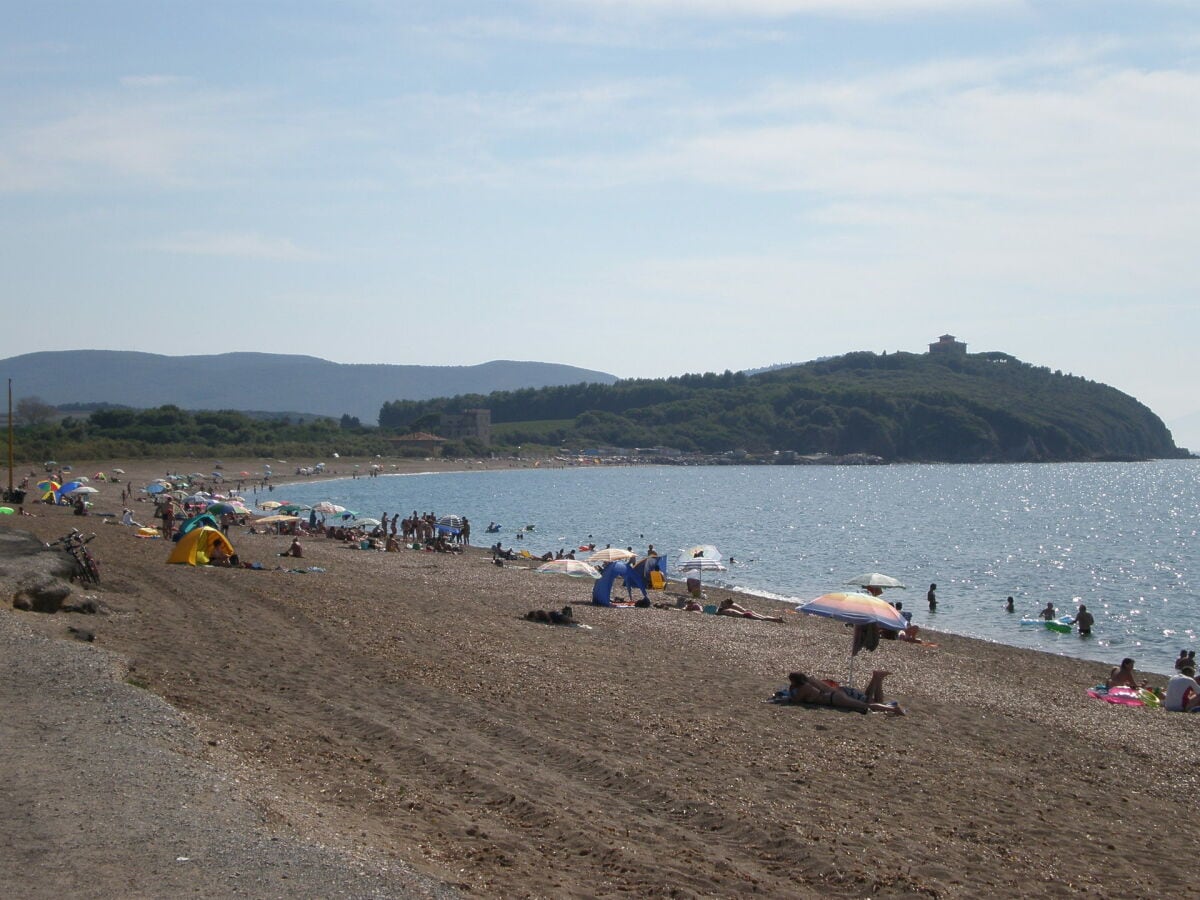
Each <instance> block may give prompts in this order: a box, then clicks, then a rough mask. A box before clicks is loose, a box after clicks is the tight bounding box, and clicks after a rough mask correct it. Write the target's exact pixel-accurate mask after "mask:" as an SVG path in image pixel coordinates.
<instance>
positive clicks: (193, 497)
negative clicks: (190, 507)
mask: <svg viewBox="0 0 1200 900" xmlns="http://www.w3.org/2000/svg"><path fill="white" fill-rule="evenodd" d="M176 494H183V491H171V496H172V497H174V496H175V495H176ZM176 499H178V498H176ZM183 502H184V503H211V502H212V494H206V493H205V492H204V491H197V492H196V493H194V494H183Z"/></svg>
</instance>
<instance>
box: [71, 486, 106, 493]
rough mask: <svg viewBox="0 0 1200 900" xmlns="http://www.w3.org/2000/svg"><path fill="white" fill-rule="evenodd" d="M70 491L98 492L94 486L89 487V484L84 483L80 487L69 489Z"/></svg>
mask: <svg viewBox="0 0 1200 900" xmlns="http://www.w3.org/2000/svg"><path fill="white" fill-rule="evenodd" d="M70 493H71V494H98V493H100V492H99V491H98V490H96V489H95V488H94V487H91V486H90V485H86V484H85V485H83V486H82V487H77V488H75V490H73V491H70Z"/></svg>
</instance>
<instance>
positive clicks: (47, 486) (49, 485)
mask: <svg viewBox="0 0 1200 900" xmlns="http://www.w3.org/2000/svg"><path fill="white" fill-rule="evenodd" d="M34 487H35V488H37V489H38V490H39V491H41V492H42V493H43V494H50V493H53V492H54V491H57V490H58V489H59V488H60V487H62V485H61V484H59V483H58V482H57V481H55V480H54V479H52V478H44V479H42V480H41V481H39V482H38V483H37V484H35V485H34Z"/></svg>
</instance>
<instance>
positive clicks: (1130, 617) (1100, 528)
mask: <svg viewBox="0 0 1200 900" xmlns="http://www.w3.org/2000/svg"><path fill="white" fill-rule="evenodd" d="M273 496H274V497H275V498H276V499H289V500H294V501H297V502H305V503H313V502H316V501H318V500H324V499H329V500H333V501H334V502H335V503H338V504H341V505H343V506H346V507H349V508H350V509H354V510H357V511H359V512H360V513H362V514H363V515H370V516H375V517H378V516H379V515H380V514H381V513H382V512H384V511H387V512H388V513H394V512H400V513H401V514H402V515H403V514H404V513H406V512H411V511H412V510H414V509H416V510H419V511H420V512H422V513H424V512H426V511H434V512H436V513H437V514H438V515H445V514H448V513H456V514H459V515H465V516H467V517H468V518H470V520H471V523H472V529H473V535H472V540H473V543H476V544H490V543H493V542H494V541H495V540H496V538H497V537H499V538H500V539H501V540H502V541H503V542H504V544H505V545H506V546H507V545H513V546H515V547H517V548H527V549H529V550H531V551H533V552H535V553H542V552H545V551H546V550H558V549H559V548H571V547H577V546H578V545H580V544H585V543H591V542H595V543H596V544H597V545H598V546H600V547H603V546H605V545H606V544H612V545H613V546H615V547H626V546H632V547H633V548H634V549H635V550H636V551H639V552H644V551H645V549H646V547H647V545H648V544H653V545H654V547H655V549H656V550H658V551H659V552H660V553H668V554H670V555H671V556H672V557H674V556H675V555H676V554H677V553H678V550H679V549H680V548H683V547H687V546H691V545H693V544H699V543H711V544H715V545H716V546H717V547H718V548H719V549H720V550H721V551H722V552H723V553H724V555H725V557H726V559H727V560H728V559H729V558H730V557H732V558H733V559H734V561H735V562H734V563H733V565H731V566H730V569H729V571H728V572H724V573H716V574H706V575H705V578H704V580H705V582H706V583H717V584H721V585H724V586H727V587H735V588H739V589H742V590H747V591H750V592H752V593H757V594H760V595H762V596H764V597H770V598H774V599H780V600H788V601H794V602H796V603H799V602H803V601H805V600H809V599H812V598H813V597H816V596H818V595H820V594H822V593H826V592H828V591H832V590H839V589H845V588H844V586H843V582H844V581H845V580H846V579H847V578H849V577H851V576H853V575H856V574H859V573H862V572H872V571H878V572H884V573H886V574H888V575H892V576H894V577H897V578H899V579H900V580H902V581H903V582H904V583H905V584H906V585H908V589H907V590H896V591H889V592H888V594H887V597H888V599H889V600H897V599H898V600H902V601H903V602H904V607H905V609H910V610H912V612H913V613H914V622H916V623H917V624H920V625H925V626H928V627H930V628H933V629H936V630H939V631H947V632H953V633H957V634H964V635H970V636H972V637H979V638H984V639H988V640H992V641H998V642H1000V643H1005V644H1012V645H1015V646H1020V647H1030V648H1034V649H1038V650H1046V651H1049V652H1052V653H1060V654H1065V655H1069V656H1078V657H1084V658H1089V659H1098V660H1104V661H1108V660H1118V659H1120V658H1121V657H1123V656H1132V657H1134V658H1135V659H1136V660H1137V665H1138V668H1139V669H1146V670H1148V671H1156V672H1164V673H1165V672H1170V671H1171V670H1172V662H1173V660H1174V659H1175V657H1176V655H1177V654H1178V652H1179V650H1180V649H1181V648H1184V647H1187V648H1195V647H1196V646H1197V644H1198V643H1200V642H1198V641H1197V629H1198V628H1200V550H1198V549H1197V548H1198V542H1197V532H1198V531H1200V462H1196V461H1161V462H1150V463H1090V464H1058V465H970V466H949V465H945V466H934V465H912V466H880V467H829V466H812V467H785V466H771V467H733V466H729V467H725V466H716V467H697V468H681V467H646V468H581V469H576V468H570V469H521V470H515V471H490V472H465V473H454V474H429V475H405V476H388V475H384V476H381V477H379V478H359V479H353V480H351V479H346V480H340V481H333V482H323V483H307V484H304V483H302V484H295V485H289V486H288V487H286V488H281V489H279V490H277V491H276V492H275V494H274V495H273ZM489 522H497V523H500V524H502V525H503V530H502V532H501V533H500V534H499V535H485V534H484V529H485V527H486V526H487V524H488V523H489ZM525 525H533V526H534V529H533V531H531V532H523V534H524V537H523V539H522V540H520V541H517V540H516V534H517V533H518V530H519V529H522V528H523V527H524V526H525ZM932 582H936V583H937V585H938V591H937V595H938V607H937V610H936V612H929V610H928V606H927V603H926V601H925V591H926V589H927V588H928V587H929V585H930V583H932ZM1010 594H1011V595H1012V596H1013V597H1014V598H1015V602H1016V612H1015V613H1005V612H1004V600H1005V598H1006V597H1007V596H1009V595H1010ZM1047 601H1050V602H1052V603H1054V605H1055V606H1056V607H1057V608H1058V609H1059V612H1060V614H1065V613H1072V614H1073V613H1074V611H1075V609H1076V606H1077V605H1078V604H1079V603H1085V604H1087V607H1088V609H1089V610H1091V611H1092V613H1093V614H1094V615H1095V617H1096V625H1095V629H1094V633H1093V636H1092V637H1091V638H1088V639H1084V638H1080V637H1079V636H1078V635H1076V634H1073V633H1072V634H1059V633H1056V632H1051V631H1048V630H1046V629H1043V628H1031V627H1028V626H1021V625H1020V624H1019V620H1020V618H1021V617H1022V615H1023V614H1024V615H1033V614H1036V613H1037V612H1038V611H1039V610H1040V609H1041V608H1042V607H1043V606H1045V604H1046V602H1047Z"/></svg>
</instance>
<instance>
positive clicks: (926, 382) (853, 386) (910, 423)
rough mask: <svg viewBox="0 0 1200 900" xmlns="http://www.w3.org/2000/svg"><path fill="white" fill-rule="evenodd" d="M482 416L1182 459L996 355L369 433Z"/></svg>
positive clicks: (556, 396)
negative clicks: (483, 417)
mask: <svg viewBox="0 0 1200 900" xmlns="http://www.w3.org/2000/svg"><path fill="white" fill-rule="evenodd" d="M475 407H482V408H486V409H488V410H490V411H491V419H492V423H493V430H494V433H495V435H496V437H497V439H499V440H502V441H503V442H504V443H505V444H510V445H518V444H522V445H523V444H530V443H533V444H541V445H547V446H562V447H569V448H574V449H583V448H588V447H596V446H618V447H669V448H674V449H678V450H680V451H683V452H693V453H707V454H713V453H723V452H729V451H739V450H741V451H746V452H749V453H755V454H762V453H774V452H786V453H793V454H805V455H807V454H833V455H849V454H868V455H871V456H876V457H880V458H882V459H885V460H925V461H938V462H985V461H1043V460H1045V461H1065V460H1090V459H1143V458H1163V457H1174V456H1179V455H1181V453H1182V451H1180V450H1179V449H1178V448H1176V447H1175V444H1174V442H1173V441H1172V439H1171V435H1170V432H1169V431H1168V430H1167V428H1166V426H1165V425H1164V424H1163V423H1162V420H1161V419H1159V418H1158V416H1156V415H1155V414H1154V413H1153V412H1152V411H1151V410H1150V409H1148V408H1147V407H1146V406H1144V405H1143V404H1141V403H1139V402H1138V401H1137V400H1136V399H1134V398H1133V397H1130V396H1129V395H1127V394H1124V393H1122V392H1120V391H1118V390H1116V389H1115V388H1112V387H1109V386H1107V385H1103V384H1099V383H1097V382H1094V381H1090V380H1088V379H1086V378H1081V377H1079V376H1075V375H1070V374H1064V373H1063V372H1061V371H1051V370H1050V369H1048V368H1045V367H1038V366H1032V365H1029V364H1028V363H1024V362H1022V361H1020V360H1018V359H1016V358H1015V357H1012V356H1009V355H1008V354H1004V353H979V354H965V353H946V354H913V353H892V354H874V353H867V352H862V353H850V354H846V355H844V356H838V357H833V358H829V359H823V360H817V361H814V362H810V363H805V364H803V365H797V366H791V367H787V368H780V369H774V370H770V371H766V372H761V373H759V374H755V375H748V374H746V373H742V372H728V371H727V372H724V373H722V374H716V373H711V372H709V373H705V374H695V375H681V376H678V377H674V378H664V379H633V380H626V381H619V382H617V383H616V384H611V385H605V384H577V385H569V386H558V387H548V388H540V389H526V390H517V391H498V392H494V393H491V394H487V395H480V394H469V395H460V396H457V397H451V398H439V399H434V400H425V401H412V400H396V401H392V402H390V403H385V404H384V405H383V408H382V409H381V410H380V415H379V423H380V426H381V427H382V428H384V429H387V430H405V429H408V428H410V427H412V426H413V424H414V423H421V424H422V425H423V426H424V427H427V428H434V429H436V422H437V420H438V417H439V416H440V414H441V413H443V412H460V411H462V410H465V409H471V408H475Z"/></svg>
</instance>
